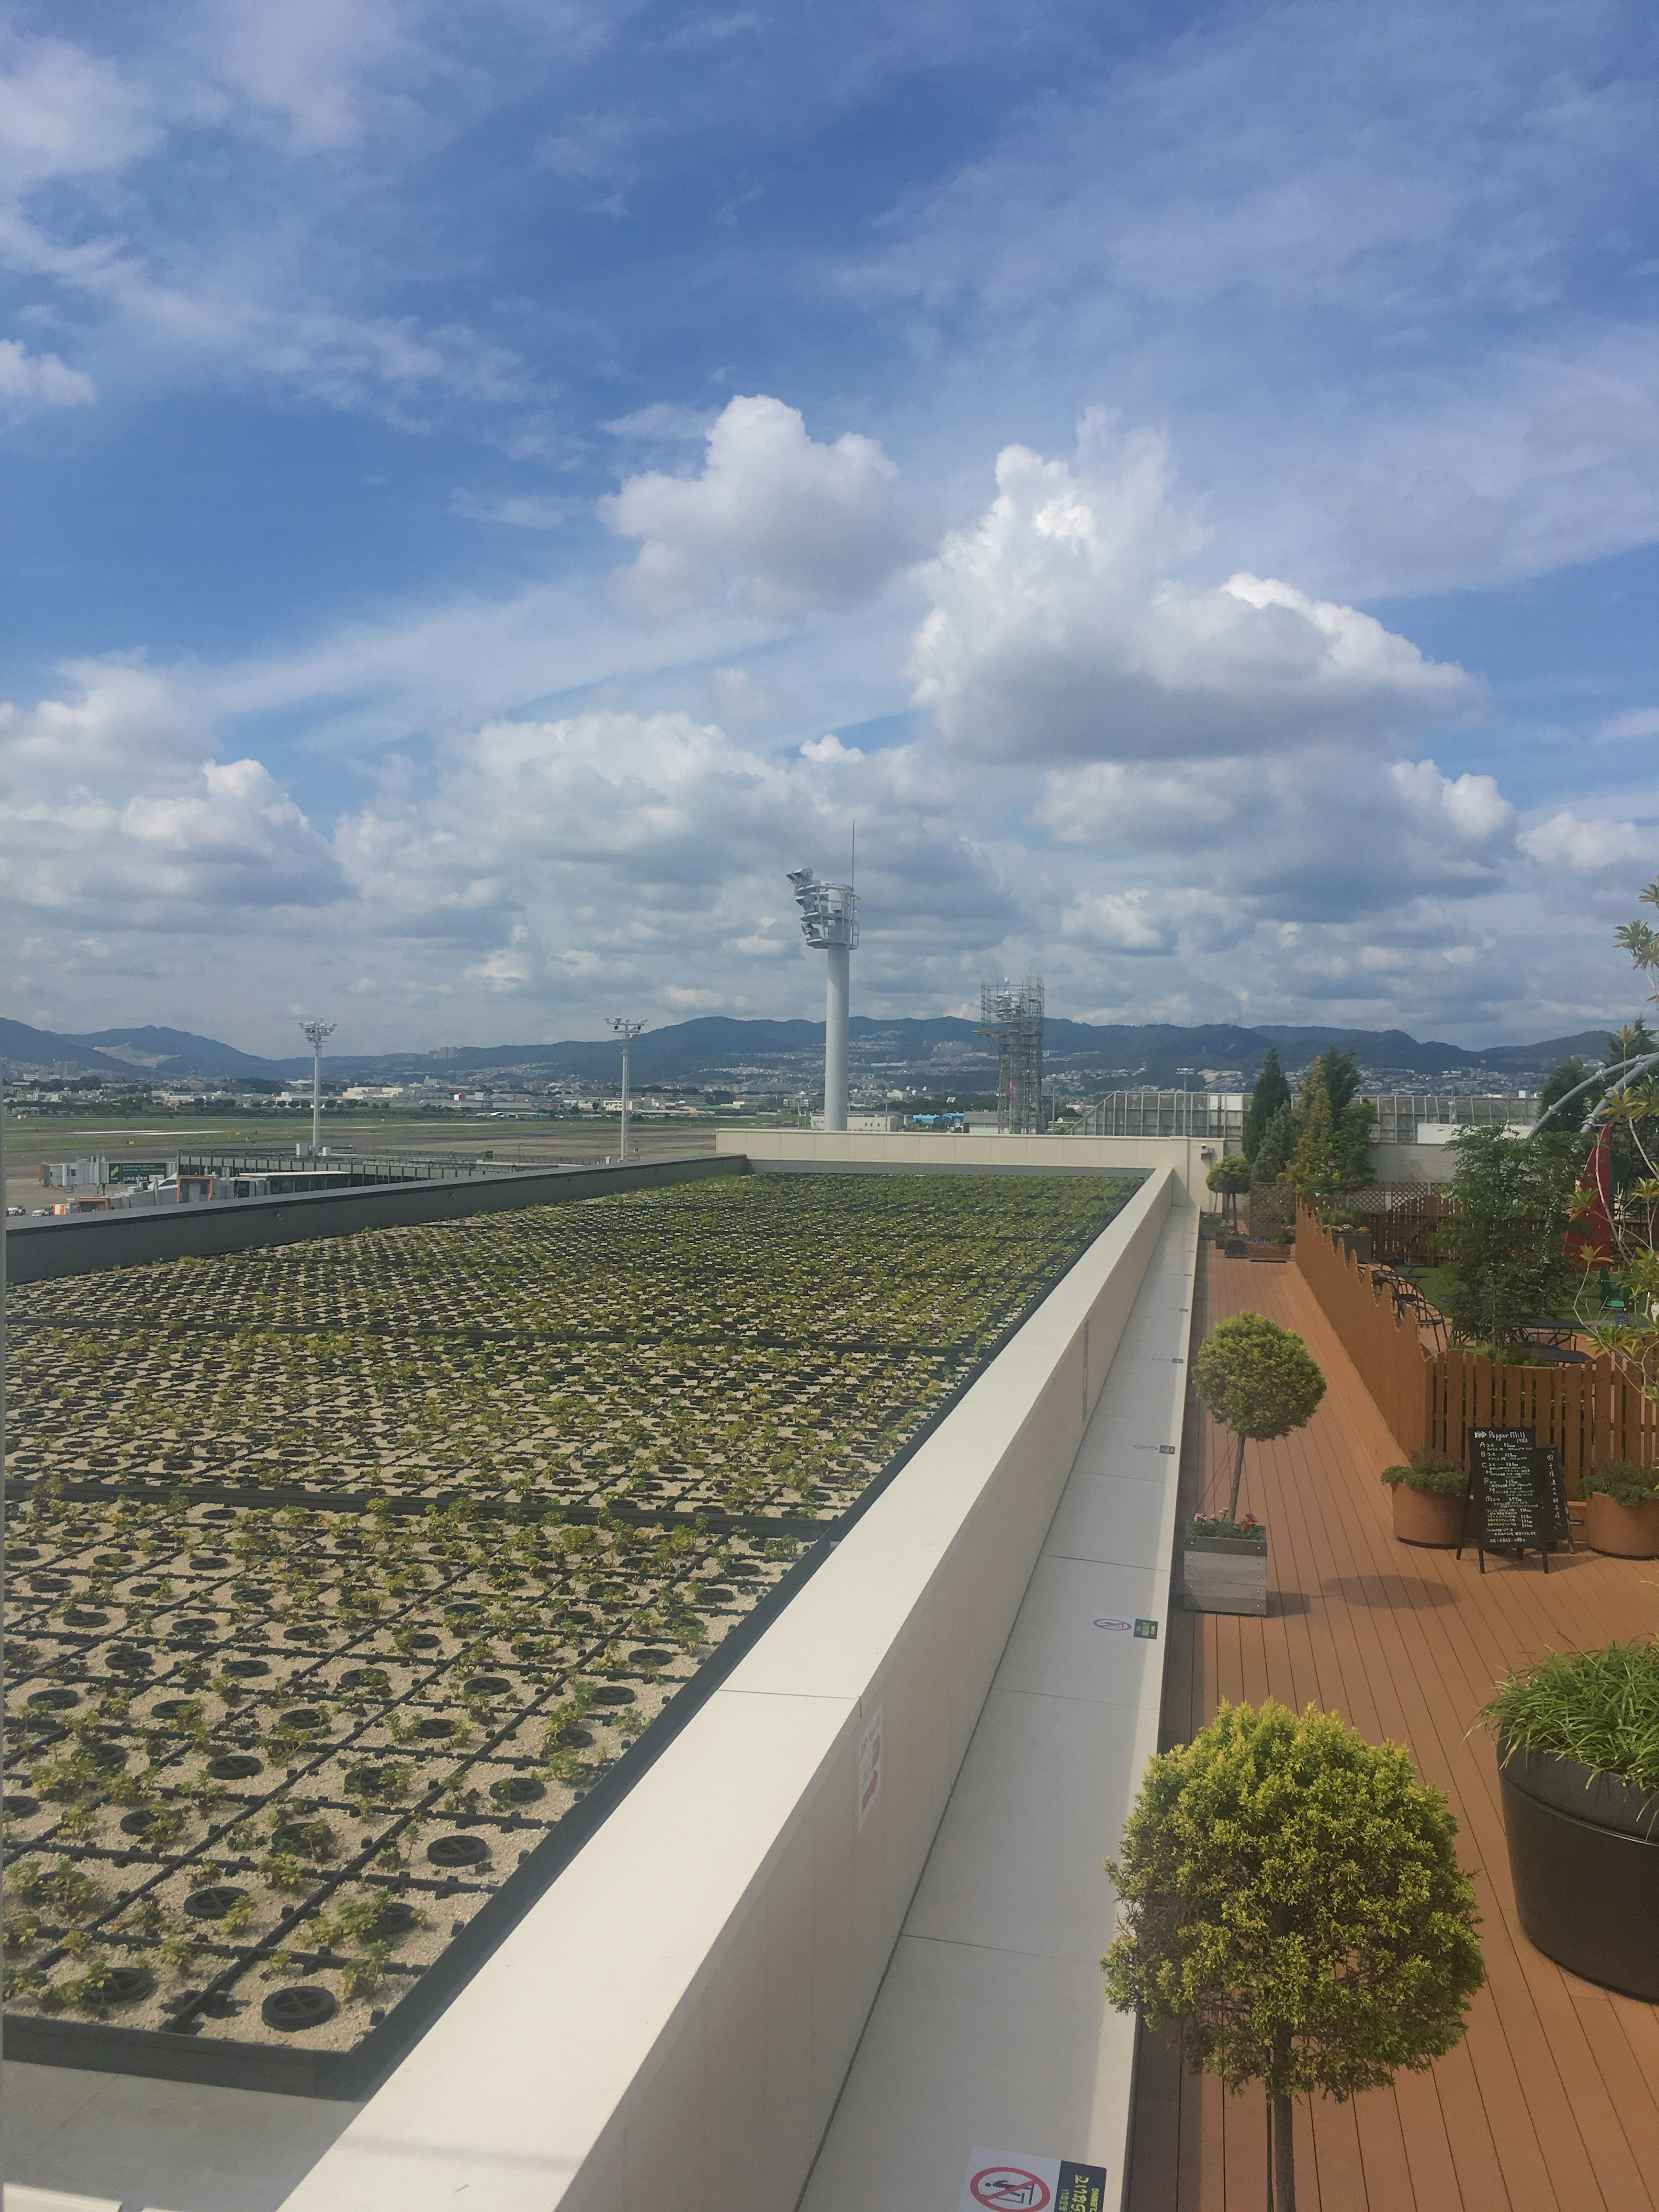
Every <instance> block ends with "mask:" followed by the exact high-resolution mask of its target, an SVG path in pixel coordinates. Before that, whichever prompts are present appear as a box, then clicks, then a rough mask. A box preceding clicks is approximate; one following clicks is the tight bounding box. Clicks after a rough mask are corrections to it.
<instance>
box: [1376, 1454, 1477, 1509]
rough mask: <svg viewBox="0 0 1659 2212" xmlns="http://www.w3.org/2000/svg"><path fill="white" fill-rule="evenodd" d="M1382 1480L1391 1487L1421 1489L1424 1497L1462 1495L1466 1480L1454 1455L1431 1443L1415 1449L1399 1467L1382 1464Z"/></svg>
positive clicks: (1466, 1477) (1456, 1496) (1458, 1496)
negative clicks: (1450, 1456)
mask: <svg viewBox="0 0 1659 2212" xmlns="http://www.w3.org/2000/svg"><path fill="white" fill-rule="evenodd" d="M1381 1479H1382V1480H1383V1481H1384V1482H1386V1483H1387V1484H1388V1486H1389V1489H1390V1490H1393V1489H1395V1488H1396V1487H1403V1488H1404V1489H1407V1490H1420V1491H1421V1492H1423V1494H1424V1495H1425V1497H1427V1498H1461V1497H1462V1494H1463V1491H1464V1489H1465V1487H1466V1486H1467V1484H1468V1476H1467V1475H1466V1474H1464V1472H1463V1470H1462V1468H1461V1467H1459V1465H1458V1464H1457V1462H1456V1461H1455V1459H1448V1458H1447V1457H1446V1455H1445V1454H1444V1452H1437V1451H1436V1450H1434V1449H1433V1448H1432V1447H1431V1446H1430V1445H1426V1444H1425V1446H1424V1448H1423V1449H1422V1450H1421V1451H1414V1452H1413V1454H1412V1455H1411V1457H1410V1458H1409V1459H1408V1460H1407V1462H1405V1464H1404V1465H1403V1466H1402V1467H1385V1468H1383V1474H1382V1478H1381Z"/></svg>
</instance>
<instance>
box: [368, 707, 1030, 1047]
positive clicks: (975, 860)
mask: <svg viewBox="0 0 1659 2212" xmlns="http://www.w3.org/2000/svg"><path fill="white" fill-rule="evenodd" d="M923 781H926V777H925V771H924V770H923V769H921V767H920V766H919V764H918V763H916V762H915V760H914V759H913V758H911V757H909V756H908V754H907V753H906V752H905V751H904V750H903V749H894V750H890V751H888V752H885V753H883V754H880V755H876V756H872V757H866V756H865V755H864V754H863V753H862V752H860V750H858V749H856V748H854V747H842V746H841V745H839V744H836V741H835V740H834V739H829V740H825V741H823V742H821V743H814V744H809V745H807V746H805V747H804V748H802V749H801V750H800V751H799V752H798V753H796V754H795V755H793V757H792V756H790V755H787V754H783V755H779V754H771V753H765V752H761V751H757V750H752V749H750V748H749V747H747V746H744V745H743V744H738V743H737V742H735V741H734V740H733V739H732V738H730V737H728V736H727V734H726V732H724V731H723V730H722V729H721V728H720V726H718V725H717V724H714V723H710V722H702V721H699V720H696V718H695V717H693V716H691V715H690V714H686V713H684V712H683V711H675V712H667V713H660V714H638V713H633V712H628V711H622V710H612V709H606V708H596V709H592V710H590V711H588V712H586V713H583V714H575V715H572V716H568V717H566V718H563V719H562V720H556V721H538V720H497V721H493V722H490V723H487V724H485V725H483V726H482V727H480V728H479V729H477V731H475V732H471V733H470V734H468V735H466V736H465V737H464V738H460V739H458V740H457V741H455V742H454V743H453V744H451V745H450V746H449V747H448V748H447V750H446V752H445V755H444V758H443V761H442V763H441V768H440V771H439V773H438V775H437V776H436V778H435V781H434V782H433V784H432V785H430V786H429V787H426V788H424V789H422V790H420V791H416V792H411V791H409V790H407V789H406V788H400V787H396V786H394V785H392V784H390V783H389V784H388V786H387V787H386V789H385V790H384V791H382V792H381V793H378V794H377V795H376V796H375V798H374V799H373V800H372V801H371V802H370V803H369V804H368V805H366V806H364V807H362V809H360V810H359V811H356V813H354V814H353V815H351V816H350V817H349V818H348V819H347V820H346V821H344V822H343V823H342V825H341V827H340V830H339V833H338V837H337V847H338V851H339V854H340V859H341V863H342V865H343V867H344V869H345V870H346V872H347V873H348V875H349V878H350V880H351V882H352V884H353V885H354V887H355V889H356V894H357V896H358V898H359V901H360V902H361V908H362V913H363V914H364V915H366V916H373V917H374V923H373V927H374V932H375V933H376V934H378V936H379V937H380V939H381V941H382V942H383V943H385V944H386V945H392V944H395V945H398V946H399V947H400V948H404V949H405V950H406V949H407V948H408V947H409V946H410V945H412V944H416V943H418V944H420V945H423V946H425V947H427V948H428V954H427V957H428V964H429V965H430V966H432V967H435V969H438V970H439V971H441V972H448V973H451V974H453V962H454V960H455V959H456V957H458V956H459V958H460V960H461V961H462V962H463V963H465V973H466V974H467V975H470V976H471V978H472V980H473V981H475V982H477V983H479V984H481V985H487V986H488V987H489V989H490V990H491V992H492V994H501V993H502V992H506V991H517V992H520V994H524V995H526V996H529V997H532V998H536V999H539V1000H560V999H563V998H567V997H568V996H571V995H573V994H575V993H577V992H581V993H584V994H586V993H590V992H591V991H592V990H593V989H594V988H597V987H601V986H603V987H606V988H622V987H628V988H629V989H630V990H633V991H634V992H635V993H636V994H638V995H639V997H640V999H641V1003H642V1004H659V1005H662V1006H675V1005H678V1004H679V1003H680V1001H679V1000H678V999H676V998H675V997H674V996H673V995H672V994H674V993H676V992H679V993H684V991H685V990H687V989H690V988H695V989H696V990H698V991H701V992H708V991H710V990H714V991H715V992H716V994H717V995H718V994H719V993H720V990H721V989H722V988H724V990H725V992H726V1003H728V1004H729V1003H732V1000H741V999H742V998H743V996H744V982H743V981H742V978H743V976H744V974H745V973H746V972H749V971H752V972H753V973H754V974H755V975H756V976H757V980H758V981H760V982H761V983H762V984H763V987H764V988H765V990H766V992H767V994H768V1004H769V1006H771V1005H775V1003H776V993H777V991H778V989H779V988H780V987H783V988H787V986H780V985H778V984H775V983H771V982H768V981H766V980H765V979H766V978H767V977H768V976H769V975H772V974H773V972H774V971H775V969H776V968H777V966H778V963H779V961H780V960H781V959H782V958H785V957H796V958H800V957H804V955H803V954H802V951H801V946H800V940H799V932H798V931H797V930H796V928H795V927H794V915H793V908H790V907H789V906H788V905H787V899H786V898H785V897H784V896H782V895H783V894H784V892H785V890H786V886H785V884H784V872H785V871H786V870H787V868H788V867H790V866H796V865H799V862H800V861H801V860H811V861H813V862H815V863H816V864H817V865H819V866H824V867H828V866H833V865H835V864H836V863H837V862H838V861H839V860H840V858H841V856H842V854H843V853H844V851H845V849H846V844H847V840H848V835H849V831H850V826H851V821H852V818H853V817H854V814H855V813H856V814H858V815H860V817H862V818H864V819H865V820H866V821H868V820H871V819H873V818H879V819H882V820H883V821H884V822H885V823H890V824H891V825H892V826H891V828H890V829H889V830H887V831H886V832H885V834H884V836H883V839H882V841H881V846H882V849H881V852H880V855H879V858H878V861H877V864H876V866H874V867H873V868H871V869H869V870H866V866H864V865H863V863H862V859H861V864H860V886H861V887H864V886H865V885H866V884H868V886H869V888H870V890H871V895H872V907H873V908H875V909H876V910H877V917H878V919H877V927H876V928H875V930H874V931H873V932H867V933H866V957H865V972H866V975H867V974H868V973H869V970H870V968H871V966H872V963H879V962H880V960H881V958H882V957H883V956H882V951H881V946H882V942H883V939H887V940H888V941H889V942H892V941H894V940H895V939H897V940H900V941H901V942H904V941H907V940H913V939H914V938H915V934H916V933H924V934H925V933H932V934H933V936H934V937H936V938H943V937H945V936H948V935H952V934H960V933H961V932H962V930H963V923H964V919H965V918H971V919H970V920H969V922H968V927H969V943H970V944H977V945H981V946H983V945H987V944H988V943H994V942H995V941H996V939H998V938H999V937H1000V935H1001V934H1002V933H1004V931H1005V930H1006V927H1008V923H1009V921H1010V919H1011V917H1012V912H1013V909H1012V904H1011V902H1010V900H1009V899H1008V896H1007V895H1006V892H1005V891H1004V890H1003V889H1002V887H1001V885H1000V883H999V882H998V880H997V878H996V874H995V872H994V869H993V868H992V867H991V866H989V864H988V863H987V860H986V859H985V858H984V856H983V855H982V854H980V853H978V852H976V851H975V848H973V847H972V846H971V844H970V843H969V842H968V841H966V840H965V839H964V838H963V836H962V834H961V829H960V823H959V820H958V819H957V816H956V813H955V811H954V809H953V808H952V806H951V804H950V802H949V799H948V797H947V795H946V794H945V793H941V792H940V791H939V790H938V789H937V788H935V789H934V790H933V792H932V793H931V795H929V794H927V793H923V792H922V791H921V789H920V788H919V785H920V784H921V782H923ZM720 975H725V976H726V979H727V980H726V983H725V984H724V985H723V986H722V985H720V984H719V983H716V982H714V981H710V978H711V977H718V976H720ZM805 995H806V996H807V998H808V1002H809V1003H810V1002H811V986H810V985H809V986H807V987H806V993H805Z"/></svg>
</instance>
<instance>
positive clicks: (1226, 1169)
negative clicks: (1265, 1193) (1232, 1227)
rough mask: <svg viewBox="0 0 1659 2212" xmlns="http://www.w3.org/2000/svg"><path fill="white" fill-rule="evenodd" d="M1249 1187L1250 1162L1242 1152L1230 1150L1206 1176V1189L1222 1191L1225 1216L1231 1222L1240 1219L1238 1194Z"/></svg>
mask: <svg viewBox="0 0 1659 2212" xmlns="http://www.w3.org/2000/svg"><path fill="white" fill-rule="evenodd" d="M1249 1187H1250V1164H1249V1161H1248V1160H1247V1159H1246V1158H1244V1156H1243V1153H1242V1152H1229V1153H1228V1154H1227V1155H1226V1156H1225V1158H1222V1159H1218V1161H1217V1162H1216V1164H1215V1165H1214V1166H1213V1167H1212V1169H1211V1170H1210V1172H1209V1173H1208V1175H1206V1176H1205V1178H1204V1188H1205V1189H1206V1190H1215V1191H1219V1192H1220V1194H1221V1197H1222V1202H1223V1218H1224V1219H1225V1220H1227V1221H1229V1222H1236V1221H1237V1219H1238V1194H1239V1193H1240V1191H1242V1190H1248V1189H1249Z"/></svg>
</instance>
